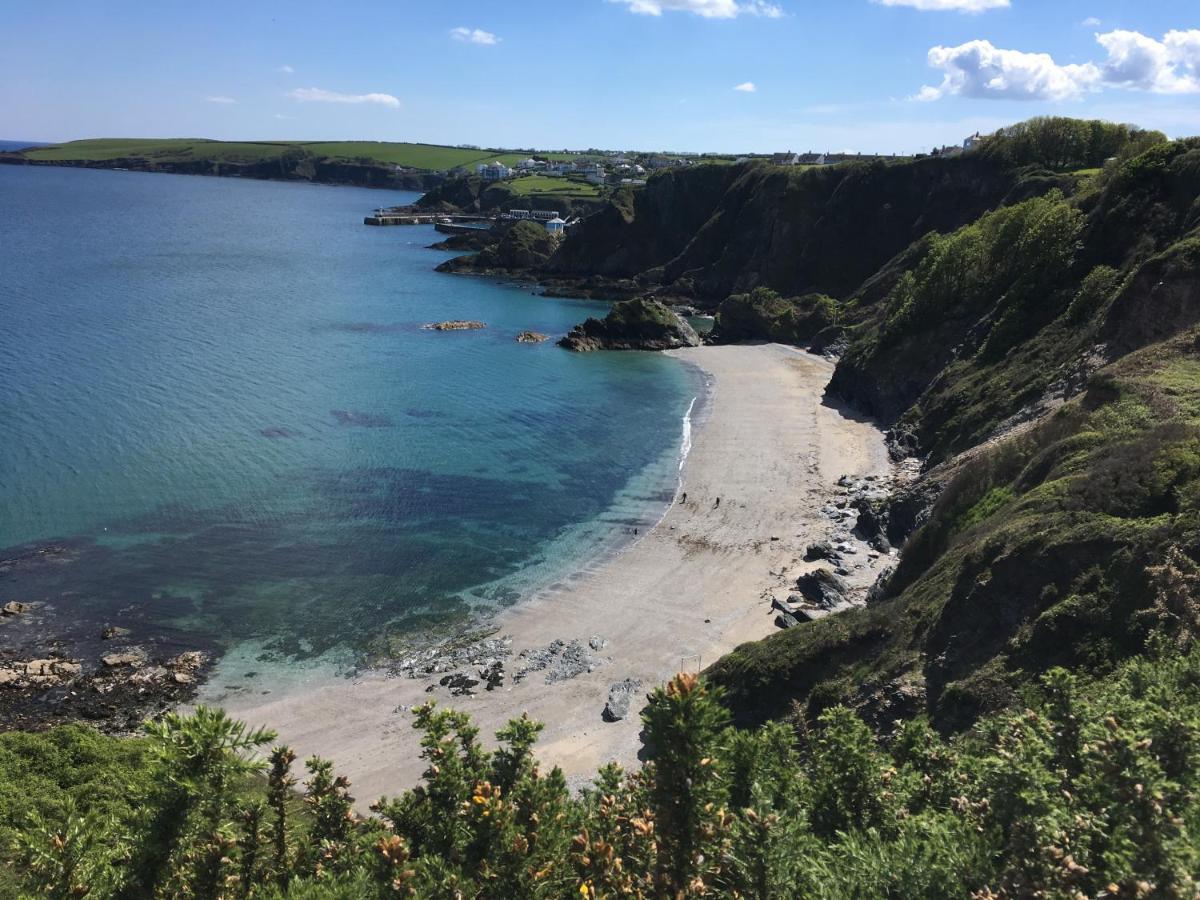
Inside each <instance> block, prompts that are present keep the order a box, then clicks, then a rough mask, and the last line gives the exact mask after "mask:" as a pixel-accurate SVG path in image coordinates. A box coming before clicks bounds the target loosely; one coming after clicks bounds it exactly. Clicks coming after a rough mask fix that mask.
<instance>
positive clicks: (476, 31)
mask: <svg viewBox="0 0 1200 900" xmlns="http://www.w3.org/2000/svg"><path fill="white" fill-rule="evenodd" d="M450 37H452V38H454V40H456V41H462V42H463V43H464V44H483V45H484V46H488V47H490V46H493V45H495V44H498V43H500V38H498V37H496V36H495V35H494V34H492V33H491V32H490V31H484V30H483V29H482V28H462V27H459V28H451V29H450Z"/></svg>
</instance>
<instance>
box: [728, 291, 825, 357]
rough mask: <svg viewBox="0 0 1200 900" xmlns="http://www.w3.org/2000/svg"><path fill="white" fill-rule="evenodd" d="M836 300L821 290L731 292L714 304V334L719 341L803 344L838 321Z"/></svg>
mask: <svg viewBox="0 0 1200 900" xmlns="http://www.w3.org/2000/svg"><path fill="white" fill-rule="evenodd" d="M839 318H840V310H839V308H838V304H837V301H836V300H834V299H833V298H832V297H827V296H825V295H824V294H806V295H805V296H803V297H794V298H788V299H784V298H783V297H780V296H779V294H777V293H776V292H775V291H773V290H771V289H770V288H765V287H758V288H755V289H754V290H753V291H751V292H750V293H748V294H734V295H733V296H731V297H729V298H728V299H726V300H725V301H724V302H722V303H721V305H720V307H718V308H717V314H716V323H715V325H714V327H713V333H714V338H715V339H716V340H718V341H722V342H731V343H732V342H735V341H746V340H771V341H781V342H783V343H788V344H804V343H807V342H808V341H811V340H812V339H813V338H814V337H815V336H816V335H817V334H818V333H820V332H821V331H824V330H825V329H827V328H830V327H832V326H834V325H836V324H837V323H838V320H839Z"/></svg>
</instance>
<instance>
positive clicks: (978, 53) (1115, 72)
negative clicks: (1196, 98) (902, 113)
mask: <svg viewBox="0 0 1200 900" xmlns="http://www.w3.org/2000/svg"><path fill="white" fill-rule="evenodd" d="M1096 41H1097V42H1098V43H1099V44H1100V46H1101V47H1103V48H1104V51H1105V53H1106V55H1107V59H1106V60H1105V61H1103V62H1101V63H1092V62H1088V63H1083V64H1082V65H1075V64H1072V65H1059V64H1058V63H1057V62H1055V61H1054V58H1053V57H1052V56H1050V55H1049V54H1048V53H1025V52H1023V51H1020V50H1002V49H1000V48H998V47H994V46H993V45H992V44H991V43H990V42H989V41H969V42H968V43H966V44H960V45H959V46H957V47H934V48H933V49H932V50H930V51H929V65H930V66H932V67H933V68H935V69H941V70H942V72H943V73H944V74H943V76H942V83H941V84H940V85H937V86H936V87H934V86H930V85H926V86H925V87H923V88H921V90H920V91H919V92H918V93H917V94H916V96H915V97H913V98H912V99H914V100H921V101H932V100H940V99H941V98H942V97H946V96H950V95H958V96H962V97H985V98H993V99H1001V100H1071V99H1075V98H1077V97H1080V96H1082V95H1083V94H1084V93H1087V92H1089V91H1099V90H1102V89H1104V88H1125V89H1129V90H1140V91H1149V92H1151V93H1155V94H1194V93H1200V29H1193V30H1190V31H1169V32H1167V33H1166V34H1165V35H1164V36H1163V39H1162V40H1161V41H1156V40H1155V39H1154V38H1152V37H1148V36H1146V35H1144V34H1142V33H1140V32H1137V31H1110V32H1107V33H1106V34H1097V35H1096Z"/></svg>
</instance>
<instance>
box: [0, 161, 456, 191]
mask: <svg viewBox="0 0 1200 900" xmlns="http://www.w3.org/2000/svg"><path fill="white" fill-rule="evenodd" d="M0 164H8V165H25V166H70V167H72V168H78V169H128V170H129V171H133V172H167V173H171V174H175V175H217V176H226V177H238V178H256V179H262V180H266V181H308V182H313V183H316V184H340V185H351V186H354V187H372V188H390V189H392V190H402V191H429V190H432V189H434V188H437V187H438V186H439V185H441V184H442V182H443V181H445V177H444V176H442V175H437V174H434V173H431V172H430V173H423V172H398V171H396V169H395V168H394V167H392V166H386V165H364V164H362V163H355V162H348V161H344V160H335V159H326V158H322V157H309V156H303V157H300V156H298V157H280V158H277V159H270V160H263V161H260V162H246V163H237V162H224V161H216V160H211V159H194V160H172V161H155V160H150V159H146V158H143V157H138V158H130V159H106V160H84V161H76V160H65V161H54V162H50V161H42V160H32V159H26V158H25V157H23V156H20V155H19V154H15V153H0Z"/></svg>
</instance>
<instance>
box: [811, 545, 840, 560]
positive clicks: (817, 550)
mask: <svg viewBox="0 0 1200 900" xmlns="http://www.w3.org/2000/svg"><path fill="white" fill-rule="evenodd" d="M835 554H836V551H835V550H834V549H833V544H831V543H829V541H817V543H815V544H809V545H808V549H807V550H805V551H804V561H805V562H815V561H816V560H818V559H833V557H834V555H835Z"/></svg>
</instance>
